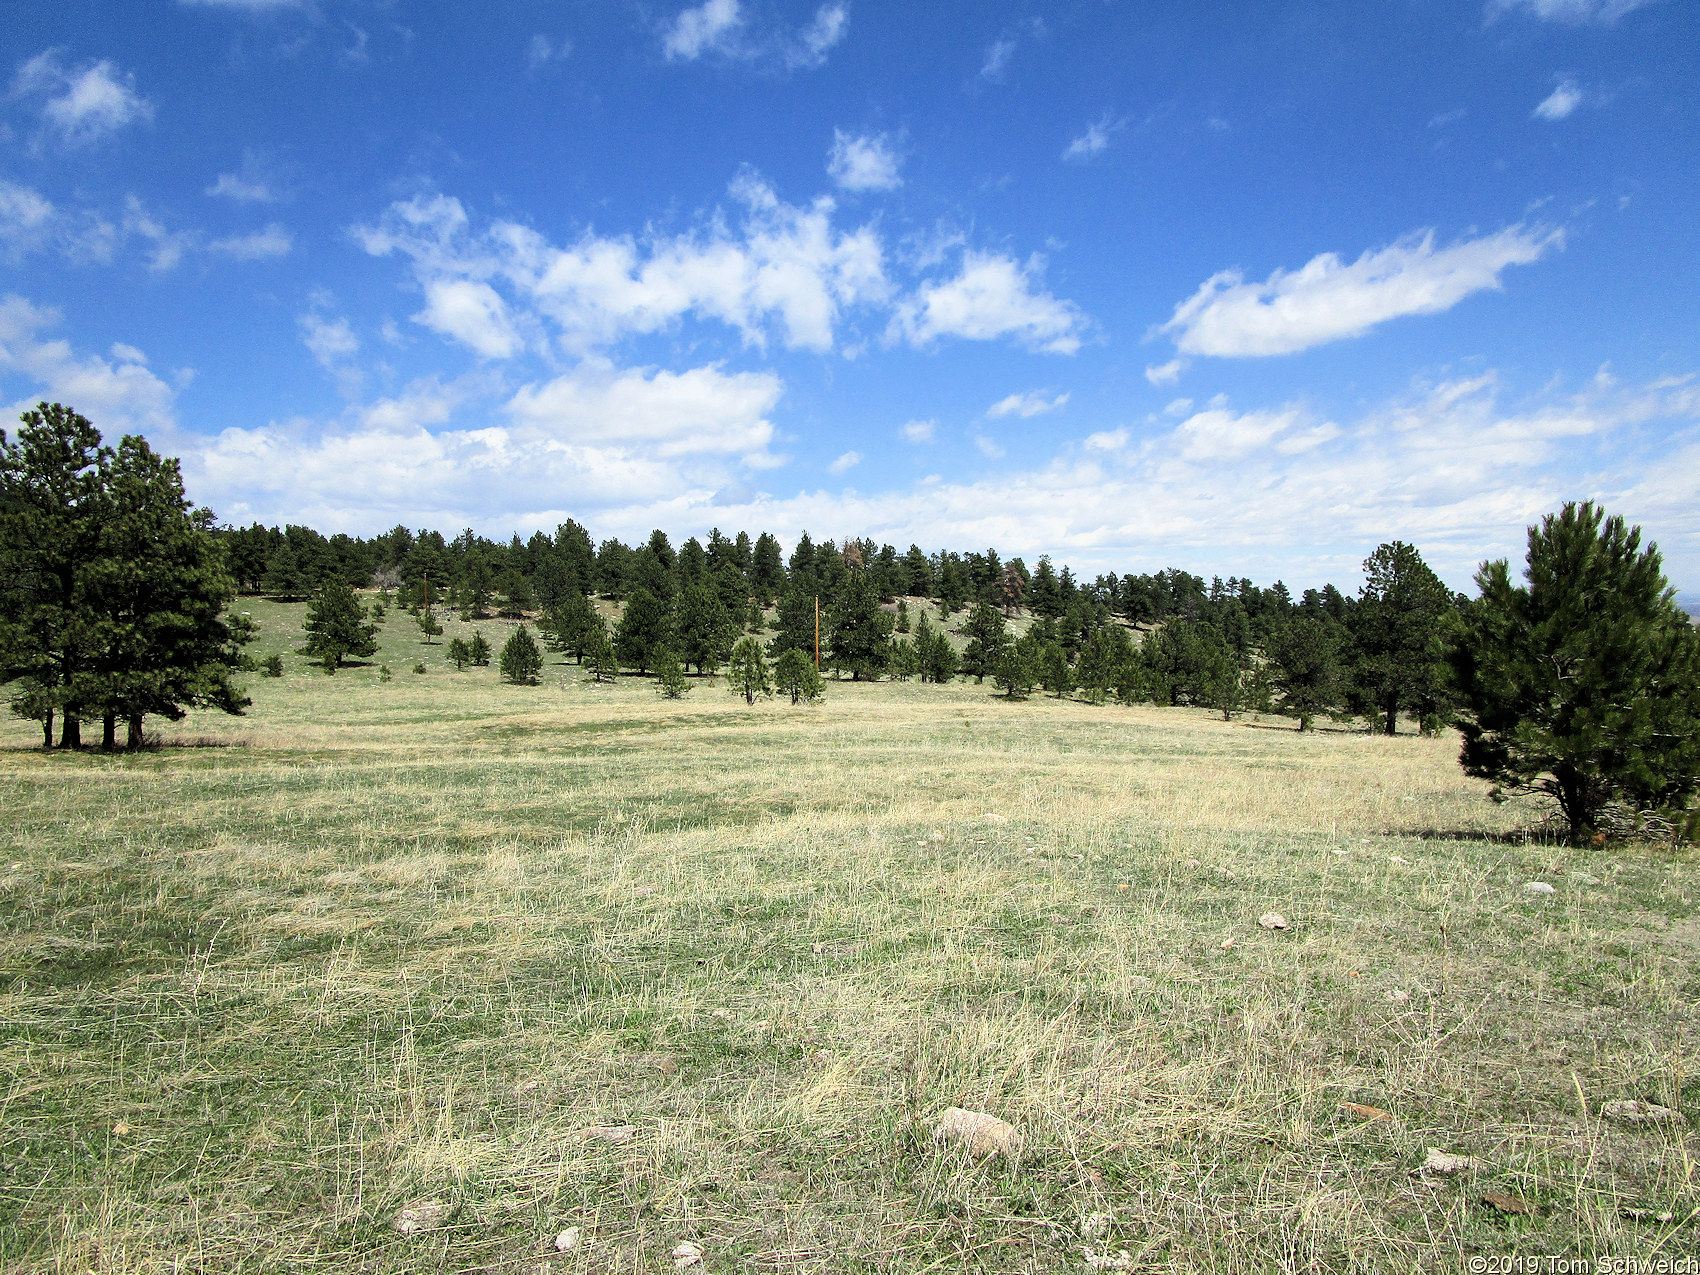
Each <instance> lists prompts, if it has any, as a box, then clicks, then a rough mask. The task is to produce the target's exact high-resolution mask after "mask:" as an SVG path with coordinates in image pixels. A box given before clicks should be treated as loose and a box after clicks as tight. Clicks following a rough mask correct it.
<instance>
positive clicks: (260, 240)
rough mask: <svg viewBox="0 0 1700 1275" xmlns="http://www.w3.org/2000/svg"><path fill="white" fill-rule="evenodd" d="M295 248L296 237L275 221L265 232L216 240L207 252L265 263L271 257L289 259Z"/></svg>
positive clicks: (259, 231)
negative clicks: (290, 251) (291, 251)
mask: <svg viewBox="0 0 1700 1275" xmlns="http://www.w3.org/2000/svg"><path fill="white" fill-rule="evenodd" d="M294 246H295V237H294V236H293V235H291V234H290V233H289V231H287V230H285V229H284V228H283V227H282V226H280V225H279V224H278V223H277V222H275V221H274V222H272V223H271V224H270V225H268V226H267V227H266V228H265V229H264V230H256V231H253V232H252V233H250V234H246V235H230V236H227V237H226V238H224V239H214V240H213V241H212V242H211V243H209V244H208V245H207V251H209V252H216V253H221V254H222V255H224V256H226V257H234V258H235V259H236V260H237V261H263V260H266V259H267V258H270V257H287V256H288V255H289V250H290V249H291V248H293V247H294Z"/></svg>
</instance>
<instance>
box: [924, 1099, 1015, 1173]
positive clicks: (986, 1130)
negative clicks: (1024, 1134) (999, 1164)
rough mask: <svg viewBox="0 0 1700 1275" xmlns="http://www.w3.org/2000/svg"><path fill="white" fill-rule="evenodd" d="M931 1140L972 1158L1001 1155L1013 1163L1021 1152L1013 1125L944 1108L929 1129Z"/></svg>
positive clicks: (972, 1113) (974, 1112)
mask: <svg viewBox="0 0 1700 1275" xmlns="http://www.w3.org/2000/svg"><path fill="white" fill-rule="evenodd" d="M933 1141H934V1142H937V1143H947V1142H948V1143H952V1144H954V1145H956V1146H960V1147H964V1148H966V1149H967V1152H968V1154H969V1155H970V1156H972V1157H973V1158H974V1159H976V1160H978V1159H982V1158H984V1157H986V1156H990V1155H1001V1156H1003V1157H1004V1158H1005V1159H1006V1160H1013V1159H1014V1158H1015V1157H1016V1156H1017V1155H1019V1154H1020V1153H1021V1135H1020V1134H1019V1133H1017V1132H1016V1130H1015V1126H1014V1125H1012V1124H1010V1123H1008V1122H1007V1121H1004V1120H999V1119H998V1118H997V1117H996V1116H992V1115H987V1114H986V1113H985V1112H984V1111H966V1110H964V1109H963V1108H961V1107H949V1108H946V1110H945V1112H944V1114H943V1115H941V1116H940V1117H939V1123H938V1128H936V1129H934V1130H933Z"/></svg>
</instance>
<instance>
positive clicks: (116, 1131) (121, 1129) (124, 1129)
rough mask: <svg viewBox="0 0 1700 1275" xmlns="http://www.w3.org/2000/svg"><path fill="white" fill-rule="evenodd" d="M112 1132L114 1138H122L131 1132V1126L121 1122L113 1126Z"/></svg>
mask: <svg viewBox="0 0 1700 1275" xmlns="http://www.w3.org/2000/svg"><path fill="white" fill-rule="evenodd" d="M112 1132H113V1135H114V1136H116V1137H119V1138H122V1137H123V1136H124V1135H125V1134H127V1133H129V1132H130V1126H129V1125H127V1124H125V1123H124V1122H123V1121H122V1120H120V1121H119V1122H118V1123H117V1124H115V1125H113V1126H112Z"/></svg>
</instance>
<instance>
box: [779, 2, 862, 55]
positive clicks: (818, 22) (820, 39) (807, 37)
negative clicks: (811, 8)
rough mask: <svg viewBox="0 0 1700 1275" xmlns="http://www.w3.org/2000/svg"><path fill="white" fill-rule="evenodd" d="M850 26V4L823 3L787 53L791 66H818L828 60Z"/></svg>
mask: <svg viewBox="0 0 1700 1275" xmlns="http://www.w3.org/2000/svg"><path fill="white" fill-rule="evenodd" d="M849 28H850V6H849V5H847V4H841V3H833V4H823V5H821V7H820V8H819V9H816V10H815V18H814V21H813V22H811V23H809V25H808V26H807V27H806V28H804V30H803V32H802V34H801V35H800V36H798V38H797V40H796V42H795V43H794V44H792V45H791V47H790V48H789V49H787V50H786V53H785V63H786V65H787V66H790V67H816V66H819V65H820V64H821V63H823V62H825V61H826V55H827V54H828V53H829V52H830V51H831V50H832V48H833V46H834V45H836V44H837V43H838V42H839V41H840V40H842V39H843V38H844V35H845V33H846V32H847V31H848V30H849Z"/></svg>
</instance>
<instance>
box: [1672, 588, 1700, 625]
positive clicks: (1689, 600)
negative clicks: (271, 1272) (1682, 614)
mask: <svg viewBox="0 0 1700 1275" xmlns="http://www.w3.org/2000/svg"><path fill="white" fill-rule="evenodd" d="M1676 604H1677V606H1679V607H1681V608H1682V609H1683V610H1684V611H1686V612H1688V614H1689V617H1690V618H1691V619H1693V620H1695V621H1696V622H1700V593H1679V594H1677V595H1676Z"/></svg>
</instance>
